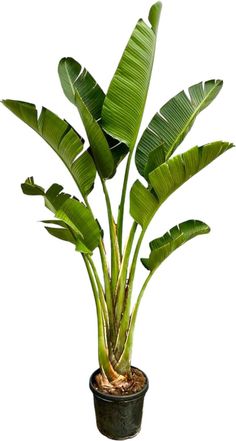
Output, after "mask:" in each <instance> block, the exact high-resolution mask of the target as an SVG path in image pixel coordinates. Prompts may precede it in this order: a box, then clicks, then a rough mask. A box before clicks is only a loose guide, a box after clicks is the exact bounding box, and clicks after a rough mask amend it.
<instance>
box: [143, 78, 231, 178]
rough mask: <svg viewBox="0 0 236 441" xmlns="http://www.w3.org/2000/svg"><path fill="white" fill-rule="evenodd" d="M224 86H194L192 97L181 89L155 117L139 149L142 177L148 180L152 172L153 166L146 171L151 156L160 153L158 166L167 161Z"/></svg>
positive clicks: (209, 83) (220, 83) (216, 82)
mask: <svg viewBox="0 0 236 441" xmlns="http://www.w3.org/2000/svg"><path fill="white" fill-rule="evenodd" d="M222 86H223V81H221V80H210V81H206V82H205V83H198V84H195V85H193V86H191V87H190V88H189V89H188V92H189V96H187V94H186V93H185V91H184V90H182V91H181V92H180V93H178V95H176V96H174V97H173V98H171V99H170V100H169V101H168V102H167V103H166V104H165V105H164V106H163V107H162V108H161V109H160V112H159V113H156V114H155V115H154V117H153V118H152V120H151V121H150V123H149V125H148V127H147V128H146V129H145V131H144V133H143V135H142V137H141V139H140V141H139V143H138V145H137V150H136V157H135V162H136V166H137V169H138V171H139V173H140V174H141V175H142V176H144V177H145V178H147V177H148V172H150V171H151V170H150V167H149V168H148V170H146V166H147V164H148V161H149V155H150V153H151V152H153V151H154V150H155V151H156V152H158V150H159V151H160V152H159V157H158V160H159V162H158V163H156V164H155V165H156V167H157V166H158V165H161V164H162V163H163V162H164V161H165V160H166V159H168V158H169V157H170V156H171V155H172V153H173V152H174V151H175V149H176V148H177V147H178V146H179V144H180V143H181V142H182V141H183V139H184V138H185V136H186V135H187V133H188V132H189V130H190V129H191V127H192V125H193V123H194V121H195V119H196V117H197V115H198V114H199V113H200V112H201V111H202V110H203V109H205V108H206V107H207V106H208V105H209V104H210V103H211V102H212V101H213V100H214V98H215V97H216V96H217V95H218V93H219V92H220V90H221V88H222ZM156 157H157V154H156Z"/></svg>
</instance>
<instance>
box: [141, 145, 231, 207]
mask: <svg viewBox="0 0 236 441" xmlns="http://www.w3.org/2000/svg"><path fill="white" fill-rule="evenodd" d="M231 147H233V144H231V143H229V142H223V141H217V142H213V143H211V144H206V145H203V146H201V147H193V148H192V149H190V150H187V151H186V152H184V153H182V154H180V155H176V156H174V157H173V158H171V159H168V161H166V162H164V164H162V165H160V166H159V167H157V168H156V169H155V170H153V171H152V172H151V173H149V180H150V184H151V186H152V188H153V190H154V191H155V194H156V196H157V198H158V201H159V204H162V202H164V200H165V199H167V198H168V196H169V195H170V194H172V193H173V192H174V191H175V190H176V189H177V188H179V187H180V186H181V185H182V184H184V183H185V182H186V181H187V180H188V179H190V178H191V177H192V176H193V175H195V174H196V173H197V172H199V171H200V170H201V169H202V168H204V167H206V166H207V165H208V164H210V162H212V161H213V160H214V159H216V158H218V156H220V155H222V153H224V152H225V151H227V150H229V149H230V148H231Z"/></svg>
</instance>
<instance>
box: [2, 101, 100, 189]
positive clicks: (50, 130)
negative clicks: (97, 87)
mask: <svg viewBox="0 0 236 441" xmlns="http://www.w3.org/2000/svg"><path fill="white" fill-rule="evenodd" d="M3 104H4V105H5V106H6V107H7V108H8V109H9V110H11V111H12V112H13V113H14V114H15V115H16V116H18V117H19V118H20V119H21V120H22V121H24V122H25V123H26V124H28V125H29V126H30V127H31V128H32V129H34V130H35V131H36V132H37V133H38V134H39V135H40V136H41V137H42V138H43V139H44V140H45V141H46V142H47V143H48V144H49V145H50V146H51V147H52V148H53V150H54V151H55V152H56V153H57V155H58V156H59V157H60V158H61V160H62V161H63V162H64V164H65V165H66V167H67V168H68V170H69V171H70V173H71V174H72V176H73V178H74V180H75V182H76V184H77V185H78V187H79V189H80V191H81V193H82V195H83V196H87V195H88V194H89V193H90V191H91V190H92V188H93V183H94V180H95V176H96V168H95V165H94V162H93V159H92V157H91V156H90V155H89V154H88V153H86V161H85V160H84V157H83V158H82V156H79V154H80V153H81V151H82V150H83V144H84V140H83V138H81V136H80V135H79V134H78V133H77V132H76V131H75V129H73V127H72V126H71V125H70V124H69V123H68V122H66V121H65V120H62V119H61V118H59V117H58V116H57V115H56V114H55V113H53V112H51V111H50V110H48V109H46V108H45V107H43V108H42V111H41V113H40V115H39V116H38V112H37V109H36V107H35V105H34V104H30V103H26V102H23V101H14V100H3ZM84 155H85V153H84ZM88 155H89V156H90V157H88ZM81 163H82V165H81ZM85 176H86V178H85ZM84 181H86V186H84Z"/></svg>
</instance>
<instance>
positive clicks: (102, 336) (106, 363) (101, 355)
mask: <svg viewBox="0 0 236 441" xmlns="http://www.w3.org/2000/svg"><path fill="white" fill-rule="evenodd" d="M82 256H83V259H84V262H85V265H86V268H87V272H88V275H89V279H90V283H91V286H92V290H93V294H94V299H95V304H96V311H97V321H98V360H99V366H100V369H101V372H102V373H103V375H106V377H107V378H108V380H109V381H112V380H114V379H115V378H118V377H119V375H118V374H117V372H116V371H115V370H114V369H113V367H112V365H111V362H110V360H109V355H108V349H107V341H106V337H107V335H106V334H107V332H106V325H105V321H104V317H103V314H102V308H101V303H100V299H99V294H98V291H97V287H96V283H95V280H94V276H93V273H92V269H91V267H90V263H89V259H88V257H87V256H86V255H85V254H82Z"/></svg>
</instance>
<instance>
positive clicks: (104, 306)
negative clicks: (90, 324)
mask: <svg viewBox="0 0 236 441" xmlns="http://www.w3.org/2000/svg"><path fill="white" fill-rule="evenodd" d="M87 259H88V262H89V264H90V266H91V268H92V271H93V275H94V277H95V281H96V284H97V289H98V293H99V299H100V303H101V307H102V312H103V316H104V319H105V322H106V328H107V330H109V328H110V325H109V315H108V310H107V304H106V300H105V293H104V291H103V287H102V284H101V281H100V278H99V275H98V272H97V269H96V267H95V265H94V262H93V259H92V257H91V256H89V255H87Z"/></svg>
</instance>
